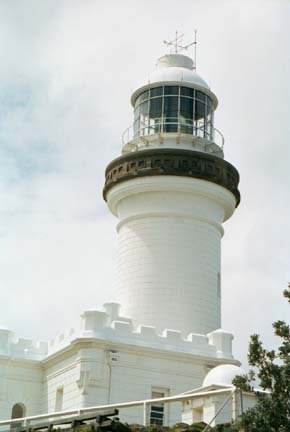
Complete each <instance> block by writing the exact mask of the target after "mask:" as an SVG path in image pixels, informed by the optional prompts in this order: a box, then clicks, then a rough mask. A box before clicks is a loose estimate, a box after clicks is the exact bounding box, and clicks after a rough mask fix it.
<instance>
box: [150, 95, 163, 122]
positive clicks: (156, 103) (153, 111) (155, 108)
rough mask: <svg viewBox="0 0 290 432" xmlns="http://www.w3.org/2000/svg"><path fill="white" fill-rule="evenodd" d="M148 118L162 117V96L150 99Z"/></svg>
mask: <svg viewBox="0 0 290 432" xmlns="http://www.w3.org/2000/svg"><path fill="white" fill-rule="evenodd" d="M149 117H150V118H159V117H162V98H161V97H159V98H154V99H151V100H150V110H149Z"/></svg>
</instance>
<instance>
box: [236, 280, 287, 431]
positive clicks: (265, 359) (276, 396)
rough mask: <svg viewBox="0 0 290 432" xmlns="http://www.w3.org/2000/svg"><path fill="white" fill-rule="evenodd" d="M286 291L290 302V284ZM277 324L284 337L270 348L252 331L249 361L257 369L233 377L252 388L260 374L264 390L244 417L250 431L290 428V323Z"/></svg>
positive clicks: (243, 420) (278, 331)
mask: <svg viewBox="0 0 290 432" xmlns="http://www.w3.org/2000/svg"><path fill="white" fill-rule="evenodd" d="M283 295H284V297H285V298H286V299H287V300H288V302H289V303H290V284H288V289H286V290H285V291H284V293H283ZM273 328H274V333H275V335H276V336H278V337H279V338H280V341H281V343H280V346H279V348H278V349H277V350H276V351H275V350H269V351H268V350H266V349H265V348H264V346H263V343H262V342H261V340H260V337H259V335H257V334H254V335H252V336H251V338H250V344H249V353H248V361H249V365H250V366H252V367H253V368H254V370H252V371H251V372H250V374H249V375H247V376H242V377H236V378H235V379H234V380H233V384H234V385H236V386H237V387H238V388H241V389H242V390H246V391H249V390H251V388H252V386H251V382H252V380H253V379H254V378H255V376H256V377H257V378H258V379H259V384H260V387H261V388H262V389H263V391H264V392H259V393H258V394H257V404H256V406H255V407H254V408H252V409H249V410H248V411H247V412H245V413H244V414H243V415H242V417H241V425H242V426H243V427H244V428H245V429H246V430H247V431H248V432H290V326H289V325H288V324H286V322H285V321H276V322H274V323H273Z"/></svg>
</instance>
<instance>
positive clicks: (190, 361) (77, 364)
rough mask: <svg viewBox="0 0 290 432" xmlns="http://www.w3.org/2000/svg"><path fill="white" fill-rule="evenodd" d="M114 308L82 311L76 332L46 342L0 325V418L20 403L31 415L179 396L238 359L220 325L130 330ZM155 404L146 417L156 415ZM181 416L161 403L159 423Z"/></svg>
mask: <svg viewBox="0 0 290 432" xmlns="http://www.w3.org/2000/svg"><path fill="white" fill-rule="evenodd" d="M119 310H120V306H119V305H118V304H116V303H106V304H105V305H104V307H103V310H89V311H85V312H84V313H83V314H82V317H81V326H80V328H79V329H78V330H76V331H72V330H71V331H70V332H69V333H67V334H62V335H60V336H59V337H58V338H56V339H55V340H52V341H50V342H49V343H47V344H46V343H41V344H40V343H38V344H34V343H33V342H32V341H28V340H24V339H16V338H15V336H13V335H12V332H10V331H9V330H4V329H3V330H0V362H1V365H2V366H3V367H2V368H1V369H0V383H1V389H0V397H1V400H2V401H5V403H4V405H3V404H2V411H1V419H7V418H10V417H11V409H12V407H13V405H14V404H15V403H17V402H19V401H24V402H23V404H24V405H25V410H26V415H29V416H30V415H39V414H42V413H47V412H55V411H63V410H73V409H80V408H85V407H89V406H97V405H108V404H118V403H121V402H129V401H134V400H144V399H151V398H155V397H163V396H171V395H176V394H180V393H183V392H186V391H188V390H190V389H192V388H198V387H200V386H201V385H202V381H203V379H204V377H205V375H206V374H207V372H208V371H209V370H210V369H211V368H213V367H215V366H217V365H220V364H224V363H227V364H239V362H237V361H236V360H234V359H233V356H232V352H231V343H232V339H233V336H232V335H231V334H229V333H226V332H223V331H222V330H220V329H218V330H216V331H213V332H211V333H210V334H207V335H202V334H194V333H191V334H189V335H188V336H187V337H186V338H184V337H182V335H181V332H180V331H177V330H174V329H165V330H164V331H163V332H162V333H158V332H157V331H156V329H155V328H154V327H150V326H143V325H140V326H139V327H138V328H137V329H134V328H133V326H132V322H131V319H130V317H122V316H120V314H119ZM12 336H13V337H12ZM15 376H17V384H16V382H15V379H14V378H13V377H15ZM153 407H154V406H152V407H151V408H150V410H148V416H154V415H155V414H156V412H155V411H154V408H153ZM160 409H161V408H160ZM157 411H158V410H157ZM154 413H155V414H154ZM120 419H121V421H123V422H128V423H131V424H132V423H139V424H142V423H143V421H144V418H143V412H142V409H141V408H140V406H136V407H133V408H126V409H121V410H120ZM149 420H152V419H151V418H150V419H149V418H148V422H149ZM153 420H154V419H153ZM180 421H181V407H180V404H175V403H173V404H170V405H168V406H166V407H164V410H163V411H162V422H163V424H164V425H173V424H175V423H177V422H180Z"/></svg>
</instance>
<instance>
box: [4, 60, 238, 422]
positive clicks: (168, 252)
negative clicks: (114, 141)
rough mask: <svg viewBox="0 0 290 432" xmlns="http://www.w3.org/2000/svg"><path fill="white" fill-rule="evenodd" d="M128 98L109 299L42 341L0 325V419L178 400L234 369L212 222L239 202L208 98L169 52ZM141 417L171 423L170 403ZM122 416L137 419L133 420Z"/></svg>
mask: <svg viewBox="0 0 290 432" xmlns="http://www.w3.org/2000/svg"><path fill="white" fill-rule="evenodd" d="M131 103H132V106H133V108H134V124H133V127H132V128H129V129H128V130H127V131H126V133H125V134H124V136H123V149H122V155H121V156H120V157H118V158H117V159H115V160H113V161H112V162H111V163H110V164H109V166H108V167H107V170H106V182H105V187H104V198H105V200H106V201H107V203H108V207H109V209H110V211H111V212H112V213H113V214H114V215H115V216H116V217H117V218H118V219H119V221H118V225H117V232H118V263H117V281H118V283H117V287H116V295H115V297H116V302H115V303H107V304H105V305H104V306H103V309H102V310H89V311H85V312H84V313H83V314H82V316H81V324H80V328H79V329H76V330H74V331H69V332H68V333H65V334H63V335H60V336H59V337H57V338H56V339H55V340H53V341H50V342H39V343H38V344H36V345H35V344H33V343H32V341H30V340H26V339H21V338H18V337H16V336H15V335H14V334H13V332H11V331H10V330H7V329H1V330H0V418H1V419H7V418H10V417H11V415H12V416H13V417H18V416H21V415H25V416H28V415H37V414H40V413H45V412H54V411H60V410H68V409H73V408H81V407H88V406H90V405H98V404H106V403H119V402H125V401H130V400H137V399H145V398H151V397H157V396H159V397H160V396H162V395H165V396H166V395H174V394H179V393H182V392H185V391H187V390H189V389H190V388H198V387H200V386H201V384H202V382H203V379H204V377H205V375H206V374H207V372H208V371H209V370H210V369H212V368H213V367H215V366H217V365H220V364H224V363H226V364H239V362H238V361H236V360H235V359H234V358H233V356H232V339H233V336H232V334H230V333H227V332H225V331H223V330H222V329H221V328H220V327H221V286H220V285H221V268H220V261H221V257H220V254H221V253H220V250H221V238H222V235H223V228H222V223H223V222H224V221H225V220H227V219H228V218H229V217H231V216H232V214H233V212H234V210H235V208H236V206H237V205H238V204H239V199H240V197H239V191H238V189H237V187H238V182H239V175H238V172H237V171H236V169H235V168H234V167H233V166H232V165H231V164H229V163H228V162H226V161H225V160H224V159H223V156H224V155H223V148H222V144H223V138H222V136H221V135H220V134H219V133H218V132H217V131H216V130H215V128H214V124H213V116H214V111H215V109H216V108H217V104H218V101H217V98H216V96H215V95H214V93H213V92H212V91H211V89H210V88H209V86H208V85H207V84H206V82H205V81H204V80H203V79H202V78H201V77H200V76H199V75H198V74H197V73H196V72H195V68H194V64H193V61H192V60H191V59H190V58H189V57H187V56H184V55H181V54H168V55H165V56H163V57H161V58H160V59H159V60H158V66H157V69H156V71H155V72H153V73H152V74H151V75H150V78H149V80H147V81H146V82H144V83H143V84H142V85H140V87H138V89H137V90H136V91H135V92H134V93H133V95H132V98H131ZM218 139H219V140H218ZM96 253H97V251H96ZM161 411H162V410H161ZM150 415H151V421H164V423H170V424H172V423H175V422H177V421H180V419H181V414H180V408H179V406H175V405H171V406H170V409H166V410H165V412H164V413H162V412H161V413H160V411H158V410H157V411H156V410H155V411H154V407H153V408H152V409H151V414H150ZM121 419H123V420H127V421H128V422H134V423H135V422H138V423H141V422H142V413H141V411H140V410H139V409H136V408H134V409H133V408H131V409H130V410H129V409H128V410H127V411H124V412H122V413H121Z"/></svg>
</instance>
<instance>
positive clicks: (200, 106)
mask: <svg viewBox="0 0 290 432" xmlns="http://www.w3.org/2000/svg"><path fill="white" fill-rule="evenodd" d="M202 117H205V104H204V103H202V102H199V101H197V100H196V101H195V120H199V119H201V118H202Z"/></svg>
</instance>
